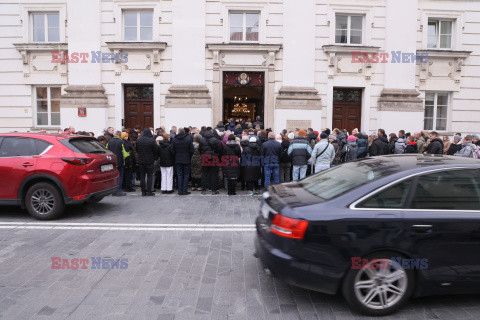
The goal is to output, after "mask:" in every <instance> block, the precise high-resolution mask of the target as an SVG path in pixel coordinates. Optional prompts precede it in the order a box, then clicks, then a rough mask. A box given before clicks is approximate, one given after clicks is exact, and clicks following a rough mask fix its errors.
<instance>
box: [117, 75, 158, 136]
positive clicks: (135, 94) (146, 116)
mask: <svg viewBox="0 0 480 320" xmlns="http://www.w3.org/2000/svg"><path fill="white" fill-rule="evenodd" d="M124 93H125V96H124V99H125V100H124V101H125V103H124V104H125V118H124V119H125V123H124V127H125V128H135V126H137V125H139V126H141V127H142V128H150V127H153V85H151V84H141V85H139V84H135V85H133V84H132V85H130V84H126V85H125V86H124Z"/></svg>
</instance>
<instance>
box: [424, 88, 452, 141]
mask: <svg viewBox="0 0 480 320" xmlns="http://www.w3.org/2000/svg"><path fill="white" fill-rule="evenodd" d="M427 94H434V98H433V118H432V128H431V129H426V127H425V119H426V117H425V111H426V107H427V105H426V104H427ZM439 94H446V95H447V105H446V107H447V112H446V114H447V115H446V118H440V119H445V122H446V124H445V129H443V130H441V129H438V128H437V120H438V119H439V118H438V117H437V112H438V110H437V109H438V95H439ZM450 100H451V94H450V92H445V91H426V92H425V98H424V102H423V108H424V109H423V110H424V113H423V122H424V123H423V130H428V131H437V132H447V131H448V119H449V114H450V105H451V101H450ZM441 106H444V105H441Z"/></svg>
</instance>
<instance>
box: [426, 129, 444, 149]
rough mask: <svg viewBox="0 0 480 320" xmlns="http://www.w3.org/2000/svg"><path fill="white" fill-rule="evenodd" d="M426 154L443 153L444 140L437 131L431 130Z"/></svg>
mask: <svg viewBox="0 0 480 320" xmlns="http://www.w3.org/2000/svg"><path fill="white" fill-rule="evenodd" d="M424 153H425V154H443V141H442V139H440V138H439V137H438V133H437V132H435V131H432V132H430V144H429V145H428V147H427V148H426V149H425V152H424Z"/></svg>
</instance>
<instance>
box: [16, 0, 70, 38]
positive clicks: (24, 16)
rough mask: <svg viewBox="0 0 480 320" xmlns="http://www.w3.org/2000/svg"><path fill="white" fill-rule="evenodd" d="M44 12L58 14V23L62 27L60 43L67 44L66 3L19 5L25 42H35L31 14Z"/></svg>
mask: <svg viewBox="0 0 480 320" xmlns="http://www.w3.org/2000/svg"><path fill="white" fill-rule="evenodd" d="M42 12H58V19H59V21H58V23H59V25H58V26H59V27H60V39H59V42H60V43H63V42H66V27H67V4H66V3H58V2H56V3H38V4H36V3H28V4H20V5H19V13H20V23H21V24H22V26H23V30H22V35H23V42H26V43H29V42H33V24H32V19H31V17H30V14H31V13H42ZM41 43H57V42H41Z"/></svg>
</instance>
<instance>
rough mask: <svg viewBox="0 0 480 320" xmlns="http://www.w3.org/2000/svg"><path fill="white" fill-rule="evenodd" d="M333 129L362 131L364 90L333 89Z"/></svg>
mask: <svg viewBox="0 0 480 320" xmlns="http://www.w3.org/2000/svg"><path fill="white" fill-rule="evenodd" d="M332 123H333V124H332V127H333V128H338V129H340V130H341V129H347V130H348V132H352V130H353V129H355V128H358V130H361V125H362V89H347V88H334V89H333V122H332Z"/></svg>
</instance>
